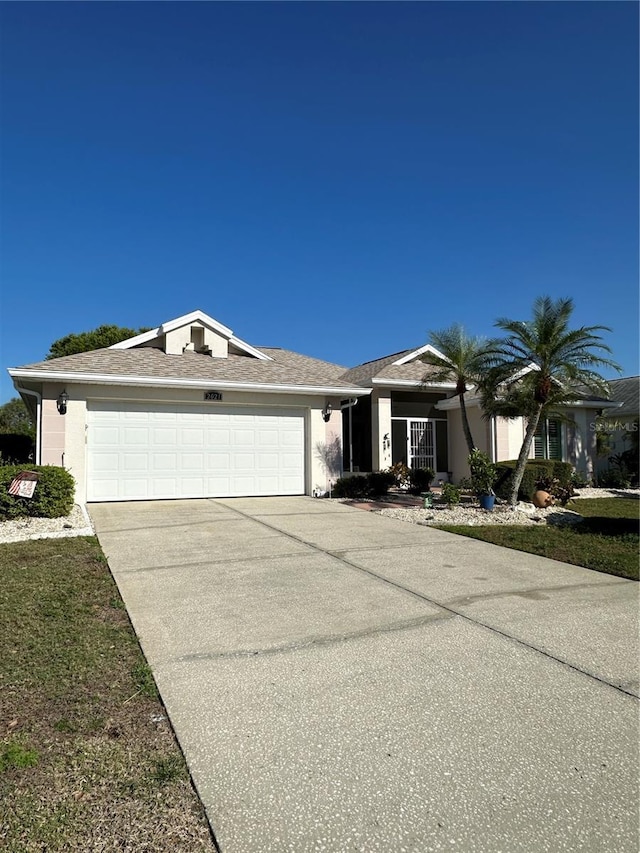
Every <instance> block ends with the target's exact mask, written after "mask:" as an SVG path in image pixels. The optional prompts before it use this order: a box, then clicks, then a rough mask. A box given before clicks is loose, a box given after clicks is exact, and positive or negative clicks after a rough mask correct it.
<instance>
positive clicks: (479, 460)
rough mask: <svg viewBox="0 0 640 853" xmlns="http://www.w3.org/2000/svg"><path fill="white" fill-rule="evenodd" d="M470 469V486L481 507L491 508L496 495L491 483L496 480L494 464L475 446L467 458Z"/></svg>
mask: <svg viewBox="0 0 640 853" xmlns="http://www.w3.org/2000/svg"><path fill="white" fill-rule="evenodd" d="M467 462H468V463H469V469H470V470H471V488H472V490H473V493H474V494H475V495H476V496H477V498H478V500H479V502H480V506H481V507H482V509H487V510H489V511H491V510H493V506H494V504H495V502H496V495H495V492H494V491H493V484H494V483H495V481H496V470H497V468H496V465H494V463H493V462H492V461H491V460H490V459H489V457H488V456H487V454H486V453H483V452H482V451H481V450H478V449H477V448H475V449H474V450H472V451H471V453H470V454H469V456H468V458H467Z"/></svg>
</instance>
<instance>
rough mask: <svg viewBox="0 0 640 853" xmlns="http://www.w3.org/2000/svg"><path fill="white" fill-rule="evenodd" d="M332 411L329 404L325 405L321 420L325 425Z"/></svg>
mask: <svg viewBox="0 0 640 853" xmlns="http://www.w3.org/2000/svg"><path fill="white" fill-rule="evenodd" d="M332 411H333V406H332V405H331V403H327V405H326V406H325V407H324V409H323V410H322V420H323V421H324V422H325V423H326V422H327V421H328V420H329V418H330V417H331V412H332Z"/></svg>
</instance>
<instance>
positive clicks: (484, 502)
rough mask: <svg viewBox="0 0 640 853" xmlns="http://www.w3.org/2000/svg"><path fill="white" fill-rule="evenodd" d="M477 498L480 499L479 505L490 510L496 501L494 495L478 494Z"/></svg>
mask: <svg viewBox="0 0 640 853" xmlns="http://www.w3.org/2000/svg"><path fill="white" fill-rule="evenodd" d="M478 500H479V501H480V506H481V507H482V509H488V510H489V511H490V512H491V510H492V509H493V505H494V504H495V502H496V496H495V495H480V496H479V498H478Z"/></svg>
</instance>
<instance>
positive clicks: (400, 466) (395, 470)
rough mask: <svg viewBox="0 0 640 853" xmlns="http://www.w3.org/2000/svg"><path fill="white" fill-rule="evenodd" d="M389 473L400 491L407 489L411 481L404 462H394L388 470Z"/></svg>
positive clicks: (408, 469) (409, 472)
mask: <svg viewBox="0 0 640 853" xmlns="http://www.w3.org/2000/svg"><path fill="white" fill-rule="evenodd" d="M388 471H389V473H390V474H391V476H392V477H393V479H394V480H395V482H396V483H397V485H398V486H399V488H401V489H407V488H408V487H409V483H410V479H411V468H407V466H406V465H405V464H404V462H396V463H395V465H392V466H391V468H389V469H388Z"/></svg>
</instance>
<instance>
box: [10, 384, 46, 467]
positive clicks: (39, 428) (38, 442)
mask: <svg viewBox="0 0 640 853" xmlns="http://www.w3.org/2000/svg"><path fill="white" fill-rule="evenodd" d="M13 384H14V386H15V389H16V391H17V392H18V393H19V394H26V395H27V396H32V397H35V398H36V447H35V451H36V452H35V464H36V465H39V464H40V462H41V459H42V394H41V393H40V392H39V391H32V390H31V389H30V388H21V387H20V385H19V383H17V382H14V383H13ZM23 402H24V401H23Z"/></svg>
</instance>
